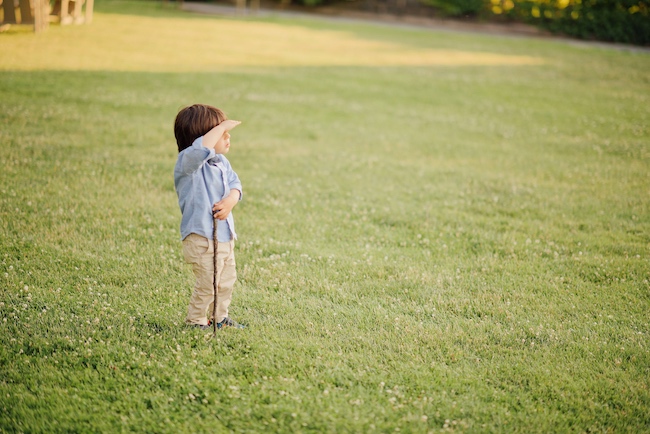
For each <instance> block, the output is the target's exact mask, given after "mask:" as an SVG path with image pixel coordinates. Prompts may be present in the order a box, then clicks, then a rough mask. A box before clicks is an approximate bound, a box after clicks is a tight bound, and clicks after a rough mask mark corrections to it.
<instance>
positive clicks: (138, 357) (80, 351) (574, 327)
mask: <svg viewBox="0 0 650 434" xmlns="http://www.w3.org/2000/svg"><path fill="white" fill-rule="evenodd" d="M0 53H1V57H0V159H1V160H0V161H1V163H2V168H1V171H0V342H1V344H2V345H0V431H1V432H48V433H51V432H83V433H88V432H133V431H134V432H161V433H162V432H165V433H178V432H218V433H220V432H251V433H252V432H283V433H284V432H332V433H335V432H336V433H341V432H364V433H365V432H381V433H384V432H396V431H401V432H412V433H426V432H474V433H483V432H503V433H515V432H526V433H530V432H539V433H548V432H627V433H641V432H649V431H650V390H649V386H650V353H649V351H650V314H649V312H650V283H649V279H650V201H649V199H650V129H649V124H650V123H649V122H648V120H649V119H650V73H649V71H650V54H648V53H647V52H633V51H617V50H611V49H603V48H598V47H589V46H577V45H572V44H568V43H566V42H561V41H554V40H539V39H521V38H512V37H506V36H485V35H480V34H461V33H445V32H436V31H430V30H424V29H415V28H405V27H404V28H400V27H389V26H382V25H373V24H360V23H351V22H332V21H323V20H317V19H313V20H312V19H306V18H287V17H273V16H271V17H260V18H255V17H249V18H236V17H221V18H220V17H208V16H198V15H192V14H189V13H184V12H181V11H179V10H177V9H175V8H174V7H172V6H167V7H164V6H163V5H162V4H160V3H155V2H138V3H135V2H116V1H100V2H99V4H97V5H96V14H95V17H94V22H93V24H92V25H89V26H68V27H59V26H56V25H54V26H51V27H50V28H49V30H48V31H47V32H45V33H43V34H38V35H34V34H32V33H31V32H29V31H28V30H25V29H22V28H19V27H14V28H11V29H10V30H9V31H8V32H5V33H3V34H0ZM195 102H202V103H208V104H213V105H216V106H218V107H220V108H223V109H224V110H225V111H226V113H227V114H228V115H229V116H230V117H231V118H234V119H239V120H241V121H243V123H242V125H241V126H239V127H238V128H237V129H236V130H234V132H233V137H232V148H231V151H230V153H229V155H228V158H229V159H230V161H231V162H232V164H233V166H234V168H235V169H236V170H237V172H238V174H239V176H240V178H241V179H242V181H243V184H244V200H243V201H242V202H241V203H240V204H239V205H238V206H237V207H236V208H235V211H234V214H235V219H236V221H237V224H238V232H239V236H240V238H239V241H238V244H237V250H236V253H237V261H238V270H239V282H238V286H237V287H236V292H235V296H234V301H233V304H232V306H231V316H232V317H233V318H235V319H236V320H238V321H241V322H244V323H246V324H248V328H247V329H246V330H243V331H241V330H222V331H220V332H219V333H218V335H217V337H216V338H215V339H209V338H210V335H211V332H203V331H199V330H195V329H190V328H187V327H186V326H185V325H184V324H183V322H184V318H185V314H186V308H187V302H188V300H189V296H190V293H191V287H192V284H193V277H192V273H191V268H190V266H188V265H187V264H184V263H183V258H182V249H181V243H180V239H179V237H180V236H179V230H178V227H179V222H180V212H179V210H178V205H177V201H176V194H175V192H174V186H173V178H172V171H173V166H174V163H175V159H176V155H177V152H176V144H175V141H174V137H173V130H172V124H173V120H174V117H175V115H176V113H177V111H178V110H179V109H180V108H181V107H182V106H185V105H188V104H192V103H195Z"/></svg>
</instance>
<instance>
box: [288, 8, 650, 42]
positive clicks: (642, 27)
mask: <svg viewBox="0 0 650 434" xmlns="http://www.w3.org/2000/svg"><path fill="white" fill-rule="evenodd" d="M277 1H279V2H283V3H284V4H286V3H287V1H288V0H277ZM289 1H290V0H289ZM293 1H294V2H296V3H301V4H303V5H306V6H317V5H336V4H339V5H340V4H341V3H342V2H343V3H346V4H348V6H350V5H352V4H355V3H356V4H357V5H358V6H359V7H361V8H362V9H365V10H371V11H377V12H384V13H393V14H410V15H417V16H437V17H448V18H457V19H458V18H460V19H468V20H477V21H486V22H514V23H526V24H532V25H535V26H538V27H541V28H543V29H546V30H549V31H551V32H553V33H555V34H559V35H566V36H571V37H576V38H580V39H589V40H600V41H607V42H618V43H626V44H636V45H644V46H650V1H649V0H347V1H346V0H293Z"/></svg>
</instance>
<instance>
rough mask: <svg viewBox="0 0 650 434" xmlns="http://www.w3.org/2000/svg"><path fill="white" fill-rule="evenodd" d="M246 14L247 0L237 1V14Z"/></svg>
mask: <svg viewBox="0 0 650 434" xmlns="http://www.w3.org/2000/svg"><path fill="white" fill-rule="evenodd" d="M245 12H246V0H237V14H238V15H244V13H245Z"/></svg>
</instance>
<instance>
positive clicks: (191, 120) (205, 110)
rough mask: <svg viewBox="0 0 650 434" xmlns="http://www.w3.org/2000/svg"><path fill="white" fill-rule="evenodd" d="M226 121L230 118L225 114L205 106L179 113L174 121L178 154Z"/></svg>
mask: <svg viewBox="0 0 650 434" xmlns="http://www.w3.org/2000/svg"><path fill="white" fill-rule="evenodd" d="M226 119H228V117H227V116H226V115H225V113H224V112H222V111H221V110H219V109H218V108H216V107H212V106H210V105H205V104H194V105H191V106H189V107H185V108H184V109H182V110H181V111H179V112H178V114H177V115H176V120H175V121H174V135H175V136H176V144H177V145H178V152H181V151H182V150H183V149H186V148H189V147H190V146H192V143H194V140H196V139H198V138H199V137H201V136H203V135H205V133H207V132H208V131H210V130H211V129H212V128H214V127H216V126H217V125H219V124H220V123H221V122H223V121H225V120H226Z"/></svg>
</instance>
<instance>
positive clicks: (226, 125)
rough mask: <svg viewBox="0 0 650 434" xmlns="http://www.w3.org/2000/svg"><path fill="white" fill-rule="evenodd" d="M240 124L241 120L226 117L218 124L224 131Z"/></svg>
mask: <svg viewBox="0 0 650 434" xmlns="http://www.w3.org/2000/svg"><path fill="white" fill-rule="evenodd" d="M239 124H241V121H236V120H234V119H226V120H225V121H223V122H221V123H220V124H219V125H217V127H223V131H224V132H226V131H230V130H232V129H233V128H235V127H236V126H237V125H239Z"/></svg>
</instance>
